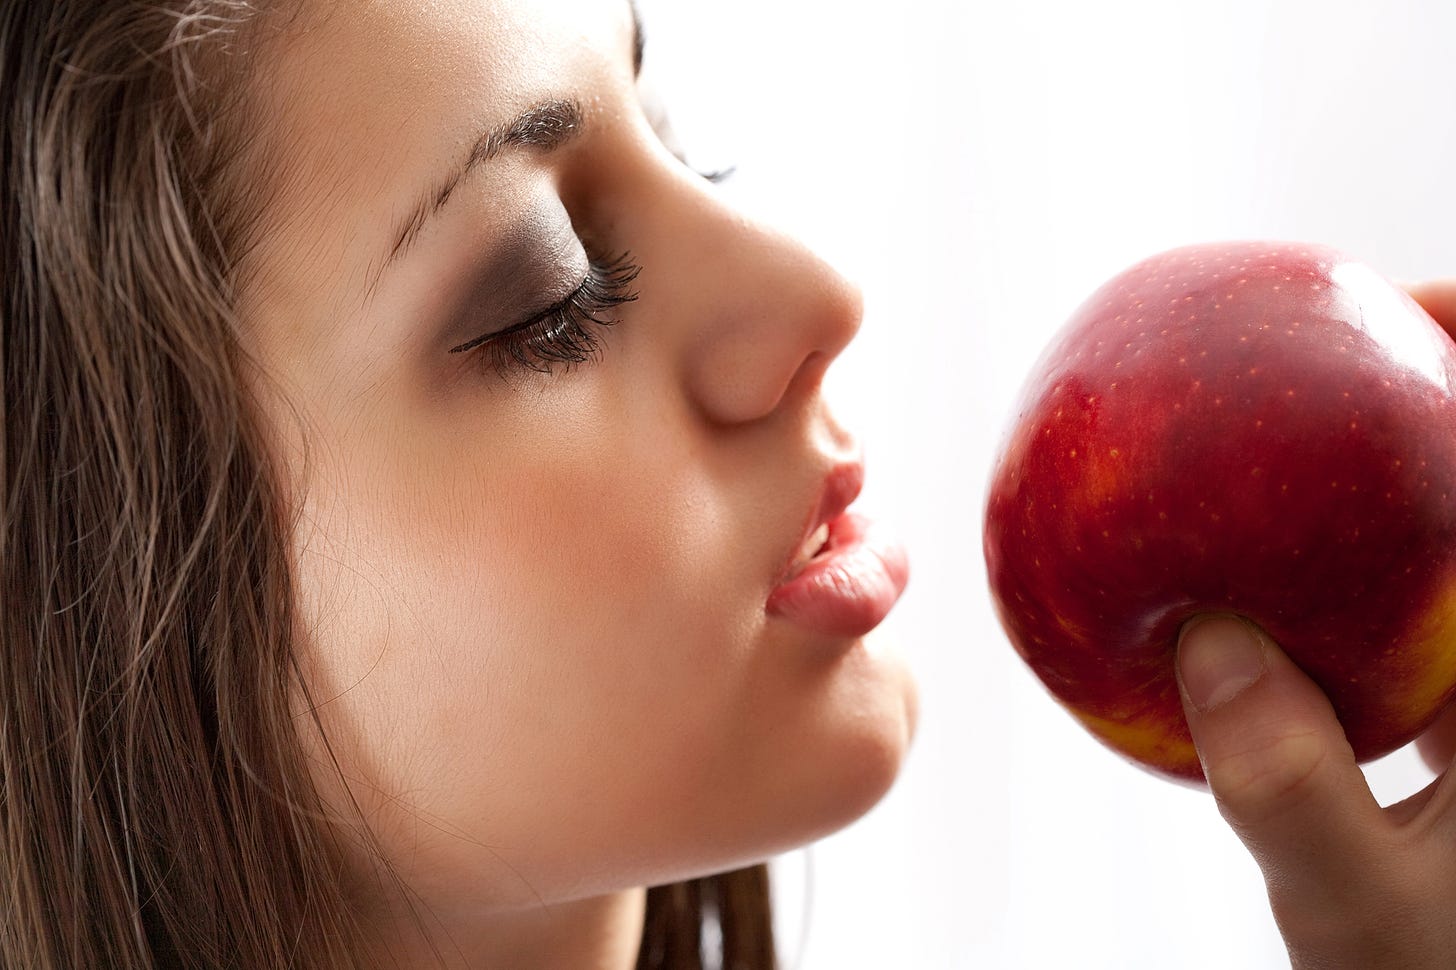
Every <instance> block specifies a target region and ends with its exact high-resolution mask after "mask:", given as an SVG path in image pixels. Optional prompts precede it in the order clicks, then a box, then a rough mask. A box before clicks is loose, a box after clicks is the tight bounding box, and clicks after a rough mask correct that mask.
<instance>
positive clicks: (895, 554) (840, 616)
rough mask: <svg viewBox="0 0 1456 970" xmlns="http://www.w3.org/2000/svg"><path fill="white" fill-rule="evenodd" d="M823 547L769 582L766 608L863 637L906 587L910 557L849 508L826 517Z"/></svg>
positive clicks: (834, 633) (815, 628) (829, 632)
mask: <svg viewBox="0 0 1456 970" xmlns="http://www.w3.org/2000/svg"><path fill="white" fill-rule="evenodd" d="M824 548H825V551H824V552H821V553H820V554H819V555H818V556H816V557H815V558H814V559H813V560H811V561H810V562H809V564H808V565H807V566H805V567H804V569H803V570H802V571H801V572H800V573H799V574H798V575H797V576H795V577H793V578H792V579H790V580H787V581H785V582H784V583H782V584H780V585H779V586H777V587H775V588H774V590H773V592H772V593H770V594H769V597H768V604H767V610H768V613H769V615H770V616H777V617H780V618H782V619H784V620H787V621H789V622H790V623H793V624H794V625H796V626H800V627H804V628H805V629H808V630H810V631H812V632H814V633H819V634H823V635H824V636H830V637H862V636H864V635H865V634H866V633H869V632H870V631H871V630H873V629H874V628H875V627H877V626H879V625H880V623H881V622H882V621H883V620H884V619H885V617H886V616H888V615H889V613H890V609H891V608H892V607H893V606H894V605H895V602H896V601H897V600H898V599H899V598H900V594H901V593H903V592H905V585H906V583H907V582H909V579H910V560H909V558H908V557H907V556H906V555H905V549H904V547H902V546H901V545H900V544H899V543H898V542H896V541H894V540H892V539H889V538H886V537H884V536H881V535H877V534H875V532H874V530H873V529H872V528H871V524H870V522H869V520H868V519H866V518H864V517H863V516H859V515H852V514H848V513H846V514H844V515H841V516H840V517H839V518H837V519H835V520H834V521H833V522H831V523H829V539H828V541H827V542H826V543H825V547H824Z"/></svg>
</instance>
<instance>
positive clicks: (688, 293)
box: [672, 195, 863, 424]
mask: <svg viewBox="0 0 1456 970" xmlns="http://www.w3.org/2000/svg"><path fill="white" fill-rule="evenodd" d="M691 209H692V212H691V215H692V217H693V218H692V220H691V221H692V222H693V223H694V225H691V226H683V227H682V234H681V235H679V236H678V237H677V238H678V239H688V240H691V242H690V243H688V244H686V245H682V246H680V247H678V255H677V257H676V258H674V259H673V261H672V262H673V265H674V267H675V269H674V276H675V277H676V280H677V284H676V285H675V286H674V289H676V290H678V295H679V297H680V299H681V300H682V301H683V302H681V303H679V304H678V313H679V314H684V316H680V317H679V319H682V320H685V321H686V323H685V326H686V327H687V331H686V334H685V338H686V339H685V342H684V344H683V350H684V353H683V356H682V358H681V360H682V363H683V367H684V372H683V376H684V383H685V386H686V388H687V389H688V393H689V395H690V396H691V397H692V399H693V400H694V402H695V403H696V404H697V405H698V407H699V408H700V409H701V411H702V413H703V415H704V417H705V418H707V419H708V420H710V421H713V422H715V423H720V424H741V423H745V422H752V421H757V420H761V419H763V418H766V417H768V416H770V415H772V414H774V413H775V412H777V411H779V410H780V409H782V408H784V407H786V406H788V405H791V404H792V403H793V402H797V401H802V400H803V399H805V398H807V397H810V396H812V394H813V392H814V391H816V390H817V389H818V387H819V385H820V383H821V381H822V380H823V377H824V372H825V371H826V370H827V369H828V367H829V364H830V362H831V361H833V360H834V358H835V357H837V356H838V355H839V352H840V351H841V350H843V349H844V347H845V346H846V345H847V344H848V343H849V342H850V340H852V339H853V338H854V335H855V334H856V333H857V332H858V331H859V327H860V321H861V318H862V315H863V300H862V297H861V295H860V291H859V288H858V287H856V286H855V285H853V284H852V283H850V282H849V281H848V280H846V279H845V278H844V277H843V276H841V275H840V274H839V273H838V272H837V271H835V270H834V269H833V268H832V267H830V266H829V265H828V264H827V263H825V262H824V261H823V260H821V259H820V258H818V257H817V256H815V255H814V254H813V253H812V252H810V251H809V250H808V249H807V248H806V247H805V246H804V245H803V244H802V243H800V242H798V241H797V240H795V239H793V238H791V237H789V236H787V235H785V234H783V233H781V232H778V231H776V230H773V229H770V228H768V227H766V226H763V225H761V224H759V223H757V222H755V221H753V220H750V219H748V218H746V217H744V216H742V215H740V214H738V213H736V212H734V211H732V210H730V209H729V208H728V207H727V206H726V204H725V203H724V202H723V200H722V199H720V198H718V197H717V196H716V195H712V196H709V197H707V198H700V200H699V202H698V204H697V205H694V206H692V207H691ZM689 280H692V281H695V282H694V283H692V284H689V287H690V288H685V287H684V286H683V283H685V282H686V281H689Z"/></svg>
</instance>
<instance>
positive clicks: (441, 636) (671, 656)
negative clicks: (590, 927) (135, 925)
mask: <svg viewBox="0 0 1456 970" xmlns="http://www.w3.org/2000/svg"><path fill="white" fill-rule="evenodd" d="M596 410H598V409H592V410H588V409H586V408H585V407H579V408H577V409H573V410H572V411H571V412H569V414H567V415H556V416H553V417H552V418H551V419H550V420H544V421H538V422H535V425H536V426H535V427H534V428H533V427H531V426H530V425H524V424H523V425H522V426H520V427H513V428H510V429H509V430H510V433H497V434H492V435H491V442H490V443H489V444H476V445H475V446H474V447H468V446H465V445H468V442H465V441H463V440H457V441H455V442H441V441H439V440H435V441H432V440H430V439H429V438H428V436H425V435H423V434H421V435H402V436H400V438H399V439H398V440H396V441H394V442H392V444H391V447H389V448H385V449H376V450H374V451H373V453H372V455H370V456H369V457H368V458H367V460H356V461H353V462H349V463H348V464H347V465H345V464H340V465H339V466H337V467H336V468H334V469H329V470H328V473H327V474H326V475H319V476H317V480H316V482H315V484H314V486H313V488H312V489H311V493H310V495H311V497H310V503H309V508H308V515H307V517H306V518H307V520H308V521H310V522H311V523H312V524H313V528H312V529H310V530H308V531H307V533H306V534H304V535H302V536H301V538H306V539H307V542H306V544H302V547H301V548H300V549H299V553H298V556H299V560H298V561H299V564H300V587H301V589H302V591H303V600H304V603H303V607H304V615H305V616H306V617H309V623H310V628H311V632H312V636H311V637H310V642H311V643H312V644H313V649H312V651H311V660H312V663H311V665H310V678H311V680H312V682H313V684H314V686H315V690H316V693H317V694H318V695H319V696H321V697H327V698H334V699H335V700H333V701H332V703H331V704H330V705H329V707H328V710H326V711H325V714H326V718H325V725H326V728H327V729H328V730H329V732H330V734H331V740H334V741H336V742H337V743H338V745H339V747H340V748H341V749H342V750H343V751H344V759H343V760H345V761H346V762H347V768H348V770H349V774H350V776H351V778H353V779H355V780H356V781H358V782H362V784H356V785H355V786H354V787H355V789H356V791H355V792H354V794H355V795H356V796H358V795H359V792H361V791H362V792H363V793H364V795H363V799H362V800H364V801H366V802H371V803H370V804H366V805H365V808H366V811H368V812H370V814H371V816H372V817H373V818H374V819H375V820H376V824H379V823H383V824H382V826H381V827H382V828H383V829H384V831H383V833H382V834H383V835H384V837H385V838H386V841H399V840H407V842H408V843H409V844H410V845H411V846H412V849H411V851H412V852H416V853H419V852H422V851H425V850H423V849H421V845H422V844H426V845H428V844H436V845H437V847H438V849H439V852H438V854H437V855H435V856H434V857H433V858H432V861H431V863H430V865H429V866H422V868H424V869H427V870H432V871H433V872H435V873H436V874H437V877H438V878H439V879H440V880H442V882H443V881H446V880H447V879H448V876H447V874H449V873H453V872H455V867H456V865H457V864H459V865H461V866H464V862H463V860H462V858H461V857H460V855H459V851H460V847H461V844H460V843H459V842H458V840H444V841H439V842H436V841H435V839H436V837H435V835H434V834H433V832H432V830H430V829H429V828H428V827H424V828H421V827H420V826H419V825H417V824H416V820H417V819H419V818H429V819H433V820H436V822H437V823H438V822H443V823H446V824H444V825H443V826H442V827H443V828H445V829H448V830H452V831H460V830H462V829H463V830H467V831H470V832H472V833H473V835H474V836H475V837H476V838H477V839H478V840H479V841H481V842H484V843H486V844H490V845H492V846H493V848H494V850H495V852H497V853H499V855H500V857H501V859H503V860H504V861H506V862H507V863H508V865H507V866H506V867H505V868H504V869H503V870H502V871H503V872H504V871H505V870H506V869H519V868H521V867H523V866H527V867H530V868H532V869H533V870H534V871H536V872H538V873H539V872H541V867H543V866H544V867H545V868H546V869H551V868H553V867H555V868H557V869H559V870H560V871H566V870H569V869H571V868H573V867H575V868H579V867H580V864H581V859H582V853H583V852H584V851H587V850H588V848H589V847H591V846H602V845H614V844H625V843H624V840H623V839H622V835H623V834H624V833H625V830H626V829H625V827H628V826H631V825H634V824H640V822H641V818H642V815H643V813H642V811H641V807H642V805H643V804H644V803H645V801H654V802H657V803H659V804H661V805H662V807H663V810H664V812H663V814H664V815H671V816H675V817H682V818H691V817H694V816H695V815H698V814H700V813H699V812H698V811H697V810H696V809H695V808H693V807H692V806H691V802H692V800H693V799H696V798H700V797H702V793H704V792H711V791H714V790H715V786H714V785H713V784H712V781H711V774H712V773H713V772H714V770H715V769H720V768H721V767H722V762H723V760H724V759H725V758H726V757H728V755H727V754H726V753H725V752H726V751H728V750H729V749H730V748H731V747H732V744H733V741H732V738H731V735H730V733H729V732H726V731H724V729H723V726H724V725H725V724H733V723H735V722H737V721H741V720H742V719H743V711H742V710H741V709H740V708H741V706H742V698H743V697H744V695H745V693H746V690H745V688H744V686H743V683H742V682H743V681H744V680H746V678H748V677H749V676H750V675H749V673H748V671H747V665H746V664H745V663H744V660H745V657H746V656H747V655H748V653H749V649H750V646H751V639H752V637H753V636H754V634H755V632H756V630H757V629H758V626H757V624H758V623H759V621H760V615H761V612H762V602H761V599H762V595H763V594H762V590H761V589H760V587H759V586H758V584H756V583H755V582H754V581H753V575H754V569H753V567H752V566H750V565H747V564H745V560H746V561H747V562H753V561H755V560H756V558H758V557H756V556H752V555H750V556H744V555H736V554H734V553H735V551H740V550H735V548H734V547H735V546H741V545H742V544H743V541H744V538H743V536H741V535H736V534H735V533H734V527H735V523H734V520H733V518H732V517H731V516H730V515H729V514H728V513H727V510H726V509H725V508H724V507H723V500H722V499H721V498H720V497H719V495H718V492H717V490H716V489H715V487H714V486H713V483H712V482H711V481H710V480H709V478H708V477H707V476H706V474H705V473H704V472H703V471H702V467H703V463H702V462H701V461H694V460H692V459H691V457H690V456H689V455H687V454H685V453H684V452H685V450H686V449H687V448H689V447H690V445H689V444H687V443H686V442H687V438H686V436H683V435H674V434H672V433H671V429H670V428H665V427H664V426H662V423H661V421H660V420H659V424H658V426H657V427H655V428H654V429H653V433H650V434H648V433H642V432H641V430H640V429H639V430H638V431H635V432H634V431H629V430H627V429H628V428H632V427H633V424H632V422H623V421H621V419H620V414H621V412H622V409H620V408H619V409H618V418H617V420H616V421H614V422H611V423H608V422H600V423H599V424H597V425H592V424H590V423H588V422H585V421H583V420H582V417H581V416H582V414H585V413H594V411H596ZM334 454H336V455H338V454H341V452H340V451H339V450H338V449H336V450H335V452H334ZM361 454H362V453H361ZM695 773H696V774H702V775H703V776H704V777H703V778H698V777H696V774H695ZM548 795H549V797H548ZM674 799H677V800H678V802H677V803H676V804H674V803H673V800H674ZM371 800H372V801H371ZM404 804H407V805H408V806H409V810H408V811H403V810H401V805H404ZM543 806H546V807H544V808H543ZM658 817H659V818H660V817H662V816H658ZM391 833H392V834H391ZM543 843H549V844H550V845H551V846H552V847H553V848H552V851H554V852H556V853H558V854H559V856H560V858H559V859H558V860H556V862H555V863H552V862H551V861H550V860H549V859H543V858H542V850H541V848H540V846H541V845H542V844H543ZM528 845H529V846H532V848H531V849H530V850H529V852H530V853H531V856H532V858H531V859H530V860H529V861H527V860H525V859H523V858H521V857H519V856H514V855H513V853H514V850H515V847H524V846H528ZM521 851H522V852H525V851H527V850H525V849H524V848H521ZM426 855H429V853H428V852H426ZM480 865H481V860H474V861H473V862H471V863H470V864H469V868H472V869H474V870H476V872H477V878H478V871H479V867H480ZM503 878H504V877H503ZM542 878H544V876H543V877H542Z"/></svg>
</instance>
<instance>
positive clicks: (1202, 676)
mask: <svg viewBox="0 0 1456 970" xmlns="http://www.w3.org/2000/svg"><path fill="white" fill-rule="evenodd" d="M1178 684H1179V689H1180V691H1181V692H1182V695H1183V707H1184V711H1185V714H1186V716H1187V718H1188V727H1189V730H1190V731H1191V733H1192V735H1193V741H1194V744H1195V745H1196V746H1197V748H1198V754H1199V759H1200V760H1201V761H1202V763H1203V771H1204V775H1205V777H1206V778H1207V779H1208V784H1209V787H1210V788H1211V789H1212V790H1213V794H1214V797H1215V798H1216V799H1217V801H1218V805H1219V810H1220V811H1221V812H1222V813H1223V816H1224V818H1225V819H1227V820H1228V822H1229V824H1230V825H1231V826H1232V827H1233V829H1234V831H1235V832H1236V833H1237V834H1238V836H1239V838H1240V839H1242V840H1243V842H1244V844H1245V845H1246V846H1247V847H1248V848H1249V851H1250V852H1251V853H1252V854H1253V856H1254V858H1255V860H1256V861H1257V862H1258V863H1259V868H1260V869H1261V870H1263V873H1264V878H1265V881H1266V883H1267V884H1268V886H1269V894H1270V898H1271V901H1273V902H1274V904H1275V910H1276V916H1277V915H1278V914H1279V910H1280V908H1281V907H1280V903H1281V901H1282V902H1284V903H1285V904H1287V905H1298V906H1301V907H1304V906H1313V907H1315V909H1316V910H1318V909H1319V908H1322V907H1321V906H1320V904H1321V903H1326V904H1328V903H1332V902H1333V900H1332V899H1331V898H1330V897H1331V895H1332V894H1334V893H1336V892H1338V891H1339V884H1340V883H1343V882H1345V881H1346V880H1347V877H1348V874H1349V872H1350V871H1351V865H1352V864H1354V865H1356V866H1358V865H1359V864H1360V860H1361V858H1362V857H1364V858H1369V857H1370V853H1371V847H1370V846H1368V845H1367V844H1366V843H1367V841H1368V840H1369V837H1370V836H1369V833H1371V832H1376V831H1379V826H1380V825H1381V823H1382V815H1381V810H1380V806H1379V804H1378V803H1377V802H1376V800H1375V798H1374V796H1373V795H1372V794H1371V793H1370V789H1369V787H1368V786H1367V785H1366V783H1365V776H1364V775H1363V774H1362V773H1361V771H1360V769H1359V767H1358V766H1357V765H1356V764H1355V757H1354V754H1353V752H1352V751H1351V750H1350V745H1349V743H1348V742H1347V741H1346V740H1345V734H1344V731H1343V730H1341V728H1340V725H1339V722H1338V721H1336V720H1335V714H1334V711H1333V710H1332V709H1331V707H1330V703H1329V701H1328V700H1327V699H1326V698H1325V696H1324V694H1323V693H1322V692H1321V691H1320V689H1319V687H1317V686H1316V685H1315V683H1314V682H1313V681H1311V680H1310V679H1309V678H1308V677H1306V676H1305V675H1304V673H1303V672H1302V671H1300V669H1299V668H1298V667H1296V666H1295V665H1294V663H1293V662H1292V661H1290V659H1289V658H1288V657H1287V656H1285V655H1284V653H1283V651H1281V650H1280V649H1279V648H1278V647H1277V646H1275V644H1274V642H1273V641H1272V640H1270V639H1269V637H1268V636H1267V635H1265V634H1264V633H1263V632H1262V631H1261V630H1259V629H1258V628H1257V627H1255V626H1254V625H1253V624H1251V623H1249V622H1247V621H1245V620H1243V619H1240V618H1238V617H1234V616H1223V615H1217V616H1203V617H1195V618H1194V619H1193V620H1191V621H1189V623H1188V624H1187V625H1186V626H1185V627H1184V629H1183V632H1182V635H1181V636H1180V638H1179V643H1178ZM1355 871H1359V869H1358V868H1357V869H1356V870H1355ZM1281 922H1282V920H1281Z"/></svg>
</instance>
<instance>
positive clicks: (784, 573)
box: [773, 460, 865, 587]
mask: <svg viewBox="0 0 1456 970" xmlns="http://www.w3.org/2000/svg"><path fill="white" fill-rule="evenodd" d="M864 480H865V466H864V462H863V461H861V460H855V461H846V462H841V463H839V464H837V465H835V466H834V467H833V468H831V469H830V470H829V474H828V475H826V476H825V477H824V485H823V486H822V487H821V488H820V490H819V501H818V503H816V505H815V506H814V508H813V510H812V511H810V513H809V517H808V520H807V523H806V524H805V526H804V528H803V530H802V531H800V533H799V538H798V541H796V542H795V543H794V545H793V547H792V548H791V549H790V550H789V554H788V556H786V557H785V559H784V564H783V566H782V567H781V568H780V569H779V572H778V575H777V576H776V577H775V578H774V583H773V585H774V586H776V587H777V586H781V585H783V584H784V583H786V582H788V581H789V580H790V579H792V578H793V576H794V574H795V573H797V572H799V571H801V570H802V568H803V566H804V565H805V564H804V563H802V562H800V561H799V559H800V555H801V553H802V552H803V550H804V546H805V544H807V543H808V541H809V538H810V537H811V536H812V535H814V533H815V532H817V531H819V529H820V527H821V526H826V525H828V524H829V523H831V522H833V521H834V520H835V519H837V518H839V517H840V516H841V515H843V514H844V512H845V510H846V509H848V508H849V507H850V505H851V504H853V502H854V500H855V499H857V498H859V493H860V492H861V491H862V490H863V489H864Z"/></svg>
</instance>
